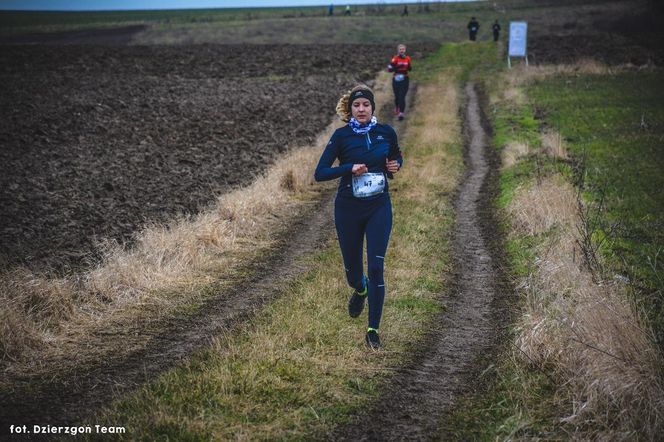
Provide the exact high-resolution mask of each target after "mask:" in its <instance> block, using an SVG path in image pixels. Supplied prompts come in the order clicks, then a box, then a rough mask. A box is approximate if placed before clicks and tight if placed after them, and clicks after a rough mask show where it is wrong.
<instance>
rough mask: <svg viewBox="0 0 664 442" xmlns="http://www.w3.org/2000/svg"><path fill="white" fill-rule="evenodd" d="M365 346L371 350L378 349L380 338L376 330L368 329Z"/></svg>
mask: <svg viewBox="0 0 664 442" xmlns="http://www.w3.org/2000/svg"><path fill="white" fill-rule="evenodd" d="M365 339H366V341H367V345H368V346H369V348H371V349H372V350H378V349H379V348H380V337H379V336H378V330H376V329H374V328H370V329H369V331H368V332H367V336H366V338H365Z"/></svg>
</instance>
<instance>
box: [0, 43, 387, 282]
mask: <svg viewBox="0 0 664 442" xmlns="http://www.w3.org/2000/svg"><path fill="white" fill-rule="evenodd" d="M391 51H392V48H384V47H375V46H366V45H363V46H348V45H336V46H320V45H316V46H315V45H297V46H270V45H266V46H258V45H253V46H248V45H214V46H212V45H210V46H188V47H136V46H133V47H111V46H108V47H104V46H39V45H35V46H0V109H2V111H1V112H2V118H0V145H1V146H2V148H1V149H0V207H2V210H1V211H0V268H2V267H5V268H6V267H11V266H15V265H17V264H24V265H27V266H28V267H30V268H32V269H37V270H43V269H48V268H55V269H56V270H67V269H74V270H76V269H78V268H79V267H81V266H83V265H86V264H90V263H94V262H96V261H97V260H98V259H99V253H100V252H99V249H98V247H97V245H98V242H99V241H101V240H108V239H110V240H115V241H119V242H122V243H127V242H128V243H130V242H131V239H132V235H134V234H135V232H136V231H137V230H139V229H140V228H141V226H143V225H145V224H146V223H149V222H163V221H167V220H170V219H172V218H173V217H175V216H176V215H178V214H191V213H195V212H197V211H198V210H200V209H201V208H202V207H204V206H206V205H207V204H209V203H210V202H211V201H212V200H213V199H214V196H215V195H216V194H220V193H223V192H226V191H228V190H229V189H231V188H233V187H235V186H240V185H244V184H248V183H249V182H251V181H252V180H253V179H254V178H255V176H256V175H257V174H260V173H261V172H262V171H263V170H265V169H266V167H267V166H268V165H269V164H271V163H272V162H273V161H274V160H275V158H277V157H278V156H279V155H280V154H282V153H283V152H285V151H287V150H288V149H289V148H290V147H293V146H295V145H302V144H305V143H308V142H310V141H311V140H313V139H314V137H315V136H316V134H318V133H319V132H320V131H321V130H322V129H323V128H324V127H325V126H326V125H327V124H328V123H329V121H330V118H331V114H332V110H333V109H334V106H335V104H336V100H337V99H338V97H339V95H340V93H341V92H343V91H345V90H347V89H348V88H349V87H350V86H351V85H352V84H353V83H354V82H356V81H358V80H368V79H370V78H373V75H374V73H375V71H376V70H378V69H380V68H382V67H383V66H384V64H385V60H386V59H387V57H388V56H389V55H390V54H391ZM348 53H353V54H354V56H353V57H347V54H348ZM325 110H328V111H325Z"/></svg>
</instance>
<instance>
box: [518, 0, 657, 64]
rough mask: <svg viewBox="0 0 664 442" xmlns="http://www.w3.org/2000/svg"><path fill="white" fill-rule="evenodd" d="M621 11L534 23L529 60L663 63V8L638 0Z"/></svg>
mask: <svg viewBox="0 0 664 442" xmlns="http://www.w3.org/2000/svg"><path fill="white" fill-rule="evenodd" d="M625 5H627V6H629V3H625ZM616 12H617V11H616ZM622 12H623V13H620V14H612V13H610V12H609V13H602V12H597V13H593V14H591V15H586V16H583V17H577V19H574V20H569V21H567V22H565V23H562V24H561V25H560V26H554V27H553V28H548V29H547V28H546V27H545V26H541V27H538V24H536V23H535V24H533V26H531V27H530V29H529V33H530V35H529V37H528V56H529V59H530V61H531V62H533V63H540V64H544V63H546V64H558V63H573V62H575V61H577V60H580V59H584V58H587V59H594V60H597V61H600V62H602V63H605V64H607V65H618V64H627V63H631V64H634V65H637V66H641V65H645V64H654V65H657V66H662V65H664V45H662V42H663V41H664V11H662V8H661V7H660V8H656V7H654V2H653V4H652V5H648V4H645V3H643V2H635V3H634V5H633V9H632V11H628V12H626V13H625V12H624V11H622ZM544 29H546V30H544Z"/></svg>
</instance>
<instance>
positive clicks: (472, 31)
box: [468, 17, 480, 41]
mask: <svg viewBox="0 0 664 442" xmlns="http://www.w3.org/2000/svg"><path fill="white" fill-rule="evenodd" d="M479 29H480V24H479V22H478V21H477V20H476V19H475V17H471V18H470V21H469V22H468V38H470V40H471V41H475V40H476V39H477V31H479Z"/></svg>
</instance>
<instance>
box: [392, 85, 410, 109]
mask: <svg viewBox="0 0 664 442" xmlns="http://www.w3.org/2000/svg"><path fill="white" fill-rule="evenodd" d="M408 83H409V79H408V77H406V78H404V79H403V80H401V81H396V80H395V79H394V78H393V79H392V91H393V92H394V104H395V105H396V107H398V108H399V112H406V94H407V93H408Z"/></svg>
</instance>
